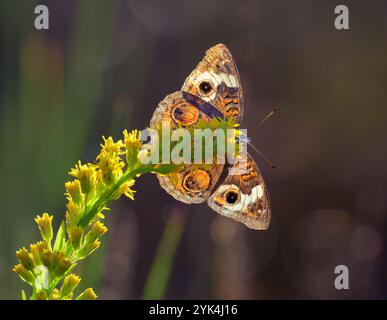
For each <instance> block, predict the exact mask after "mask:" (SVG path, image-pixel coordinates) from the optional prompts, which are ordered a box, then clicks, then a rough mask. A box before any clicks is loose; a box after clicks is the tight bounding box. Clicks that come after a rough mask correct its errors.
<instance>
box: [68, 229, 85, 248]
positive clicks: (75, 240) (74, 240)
mask: <svg viewBox="0 0 387 320" xmlns="http://www.w3.org/2000/svg"><path fill="white" fill-rule="evenodd" d="M82 235H83V229H82V228H80V227H72V228H71V229H70V234H69V236H70V239H71V244H72V245H73V247H74V249H78V248H79V247H80V246H81V240H82Z"/></svg>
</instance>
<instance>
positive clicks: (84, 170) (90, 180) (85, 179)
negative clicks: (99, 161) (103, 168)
mask: <svg viewBox="0 0 387 320" xmlns="http://www.w3.org/2000/svg"><path fill="white" fill-rule="evenodd" d="M69 174H70V175H71V176H73V177H75V178H77V179H78V180H79V181H80V183H81V190H82V191H83V192H84V193H85V194H89V193H91V192H93V191H94V187H95V180H96V172H95V166H94V165H92V164H81V162H80V161H79V162H78V164H77V165H76V166H75V168H73V169H71V171H70V172H69Z"/></svg>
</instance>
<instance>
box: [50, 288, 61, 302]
mask: <svg viewBox="0 0 387 320" xmlns="http://www.w3.org/2000/svg"><path fill="white" fill-rule="evenodd" d="M60 298H61V296H60V292H59V290H58V289H56V288H55V289H54V290H52V292H51V294H50V300H60Z"/></svg>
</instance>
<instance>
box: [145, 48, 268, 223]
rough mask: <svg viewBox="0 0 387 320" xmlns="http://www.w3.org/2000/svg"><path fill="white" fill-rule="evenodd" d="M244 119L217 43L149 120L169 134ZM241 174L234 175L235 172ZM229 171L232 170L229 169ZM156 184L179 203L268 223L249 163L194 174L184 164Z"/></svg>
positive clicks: (260, 185) (261, 189)
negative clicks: (213, 120) (204, 204)
mask: <svg viewBox="0 0 387 320" xmlns="http://www.w3.org/2000/svg"><path fill="white" fill-rule="evenodd" d="M242 114H243V95H242V87H241V82H240V78H239V74H238V70H237V67H236V64H235V62H234V60H233V58H232V56H231V53H230V51H229V50H228V49H227V47H226V46H225V45H223V44H218V45H216V46H214V47H212V48H210V49H209V50H207V51H206V55H205V57H204V59H203V60H202V61H201V62H200V63H199V64H198V66H197V67H196V68H195V69H194V70H193V71H192V73H191V74H190V75H189V76H188V78H187V79H186V81H185V82H184V84H183V86H182V88H181V91H177V92H175V93H172V94H170V95H168V96H167V97H165V98H164V99H163V100H162V101H161V102H160V103H159V105H158V107H157V108H156V110H155V112H154V114H153V117H152V119H151V121H150V127H151V128H157V127H158V126H159V125H160V123H161V122H162V121H169V123H170V125H171V129H176V128H178V127H192V126H194V125H196V124H197V123H198V122H199V121H200V120H204V121H206V122H209V121H210V119H211V118H223V119H229V118H231V117H233V118H234V119H235V120H237V121H238V120H239V119H240V118H241V117H242ZM242 166H244V168H245V169H247V170H244V171H241V172H242V173H238V172H239V171H238V170H235V169H238V168H241V167H242ZM230 167H231V169H233V170H231V171H230V170H229V169H230ZM157 177H158V179H159V181H160V185H161V187H162V188H164V189H165V190H166V191H167V192H168V193H169V194H170V195H172V196H173V197H174V198H175V199H177V200H179V201H181V202H184V203H188V204H191V203H202V202H205V201H207V203H208V205H209V206H210V207H211V208H212V209H213V210H214V211H216V212H217V213H219V214H221V215H224V216H226V217H229V218H232V219H235V220H237V221H240V222H242V223H243V224H245V225H246V226H247V227H249V228H252V229H257V230H262V229H267V228H268V226H269V223H270V203H269V198H268V195H267V191H266V186H265V183H264V181H263V178H262V175H261V174H260V172H259V170H258V167H257V165H256V163H255V162H254V160H253V159H252V158H251V157H250V156H247V159H238V160H237V161H236V162H235V163H234V164H233V165H231V164H226V165H223V164H212V165H210V166H208V167H206V168H205V169H204V168H203V169H197V167H194V166H193V165H190V164H186V165H184V166H183V168H182V169H181V170H179V171H178V172H176V173H174V177H172V175H160V174H158V175H157Z"/></svg>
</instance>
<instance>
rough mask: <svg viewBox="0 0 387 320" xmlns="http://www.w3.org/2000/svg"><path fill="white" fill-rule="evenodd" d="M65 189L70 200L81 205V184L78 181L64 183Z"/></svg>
mask: <svg viewBox="0 0 387 320" xmlns="http://www.w3.org/2000/svg"><path fill="white" fill-rule="evenodd" d="M65 188H66V191H67V194H68V195H69V196H70V197H71V199H72V200H73V201H74V202H75V203H77V204H81V203H82V201H83V198H84V196H83V194H82V190H81V183H80V182H79V180H74V181H68V182H66V183H65Z"/></svg>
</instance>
